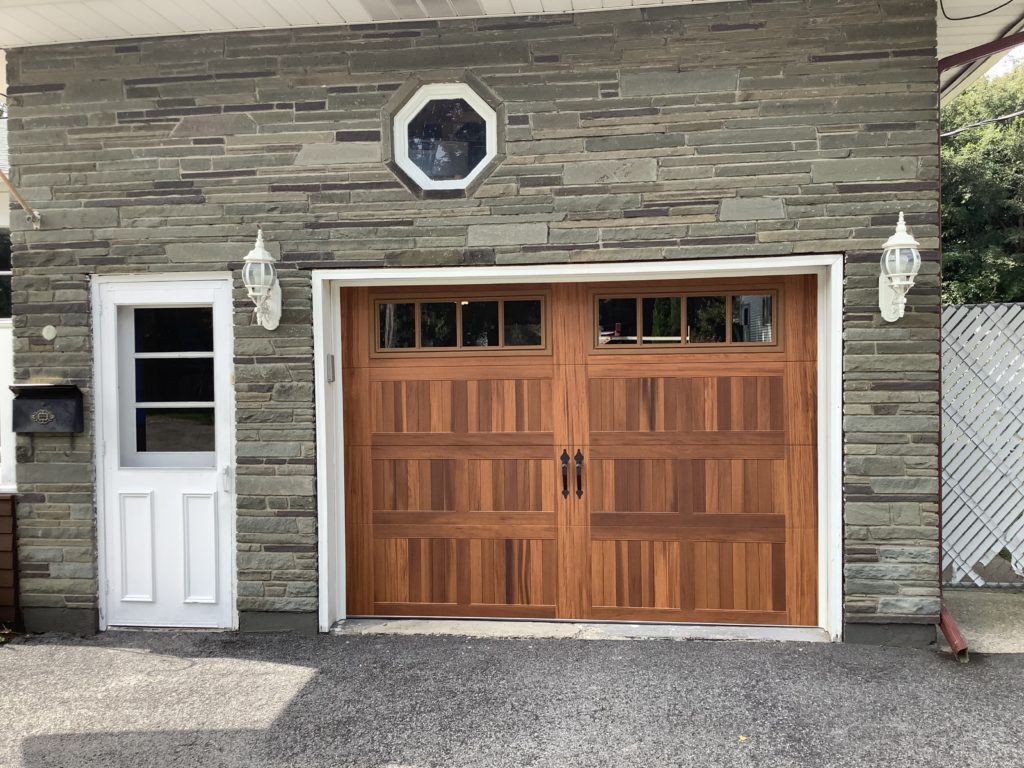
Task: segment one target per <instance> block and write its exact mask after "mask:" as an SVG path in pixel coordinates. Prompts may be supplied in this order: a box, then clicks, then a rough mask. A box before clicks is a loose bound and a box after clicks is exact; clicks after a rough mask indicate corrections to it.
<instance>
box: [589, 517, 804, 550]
mask: <svg viewBox="0 0 1024 768" xmlns="http://www.w3.org/2000/svg"><path fill="white" fill-rule="evenodd" d="M632 517H633V516H632V515H618V514H615V515H600V516H595V520H594V521H593V522H592V524H591V526H590V536H591V538H592V539H594V540H595V541H597V540H602V539H608V540H615V541H619V540H621V541H634V540H641V541H656V540H659V539H666V540H668V539H683V540H687V541H721V542H728V543H732V542H735V541H738V540H739V541H761V542H774V543H780V544H782V543H785V542H786V541H787V529H786V526H785V519H784V518H782V517H781V516H779V515H772V516H767V515H765V516H752V517H753V518H754V522H755V523H759V524H755V525H749V526H737V525H736V524H735V523H726V524H719V525H716V524H714V523H708V524H706V525H701V524H700V523H694V524H690V525H687V524H680V523H679V522H678V521H677V520H676V519H671V520H669V519H668V518H669V517H670V516H669V515H665V518H666V520H665V521H664V522H660V523H659V522H658V521H657V520H653V519H646V520H644V522H645V523H646V524H644V525H637V524H636V523H634V522H632V520H631V519H629V518H632ZM651 517H653V516H651ZM690 519H693V518H690ZM605 520H609V521H610V522H611V524H610V525H606V524H604V521H605ZM687 522H689V520H687Z"/></svg>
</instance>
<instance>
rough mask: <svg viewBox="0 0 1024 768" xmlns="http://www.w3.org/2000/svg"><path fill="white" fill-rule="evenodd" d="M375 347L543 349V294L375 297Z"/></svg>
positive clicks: (380, 349) (384, 349)
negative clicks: (409, 298) (420, 298)
mask: <svg viewBox="0 0 1024 768" xmlns="http://www.w3.org/2000/svg"><path fill="white" fill-rule="evenodd" d="M374 316H375V319H376V323H377V334H376V338H377V344H376V350H375V351H376V352H382V353H395V352H418V353H429V352H459V351H462V350H466V351H474V352H481V351H486V350H488V349H490V350H509V351H513V350H524V351H525V350H531V349H543V348H544V347H545V346H546V343H545V338H544V299H543V298H542V297H524V298H517V299H509V300H505V299H497V298H487V297H483V298H477V297H472V298H469V297H467V298H454V299H447V298H446V299H437V300H431V301H401V300H388V301H379V302H377V305H376V310H375V312H374Z"/></svg>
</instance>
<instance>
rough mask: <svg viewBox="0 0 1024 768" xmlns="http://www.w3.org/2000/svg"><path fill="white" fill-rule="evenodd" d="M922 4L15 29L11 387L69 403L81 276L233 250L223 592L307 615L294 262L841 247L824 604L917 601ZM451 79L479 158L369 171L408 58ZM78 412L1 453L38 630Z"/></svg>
mask: <svg viewBox="0 0 1024 768" xmlns="http://www.w3.org/2000/svg"><path fill="white" fill-rule="evenodd" d="M934 17H935V5H934V2H933V0H862V1H860V2H856V1H854V0H851V1H850V2H844V3H836V2H832V1H831V0H773V2H761V1H759V0H749V1H748V2H730V3H722V4H699V5H694V6H688V7H676V8H659V9H651V10H642V11H641V10H633V11H616V12H605V13H595V14H585V15H579V16H547V17H539V18H522V17H520V18H510V19H482V20H463V21H445V22H439V23H438V22H415V23H402V24H394V25H377V26H372V25H371V26H360V27H351V28H321V29H308V30H292V31H270V32H259V33H239V34H232V35H209V36H202V37H183V38H177V39H156V40H137V41H123V42H104V43H92V44H82V45H73V46H61V47H50V48H33V49H26V50H16V51H13V52H11V54H10V67H9V68H10V82H11V86H10V90H9V92H10V94H11V97H12V114H13V118H12V119H11V121H10V128H11V147H12V155H13V163H14V166H15V178H16V181H17V183H18V185H19V186H20V187H21V190H22V192H23V193H24V194H25V196H26V197H27V198H28V199H29V200H30V201H32V203H33V204H34V205H36V206H38V208H39V209H40V210H41V211H42V214H43V228H42V230H41V231H39V232H33V231H26V230H25V228H24V227H21V228H20V229H19V230H18V231H17V232H16V234H15V240H16V252H15V267H14V269H15V277H14V311H15V315H16V320H15V323H16V334H17V338H16V360H15V364H16V368H17V378H18V379H21V380H28V379H31V380H40V381H48V380H59V381H70V382H73V383H76V384H78V385H80V386H81V387H82V388H83V390H85V393H86V397H87V403H88V404H89V407H90V410H91V405H92V403H93V401H94V398H93V392H92V376H91V364H92V352H93V350H92V344H91V338H90V333H91V330H90V322H91V320H90V317H91V315H90V312H91V308H90V293H89V284H90V278H91V277H92V276H93V275H108V274H116V273H138V272H175V271H182V272H195V271H205V270H216V271H225V270H233V272H234V274H235V278H236V279H235V299H236V304H235V306H236V313H235V339H236V341H235V366H236V376H237V385H236V390H237V454H238V473H237V490H238V519H237V536H238V569H239V570H238V607H239V609H240V611H242V612H243V619H244V617H245V616H246V615H248V614H249V613H250V612H263V611H284V612H305V613H306V614H310V613H311V612H313V611H315V610H316V608H317V587H316V578H317V569H316V565H317V564H316V552H315V548H316V529H315V505H316V500H315V496H314V429H313V421H314V413H313V387H312V376H313V371H312V329H311V298H310V272H309V270H310V269H312V268H317V267H323V266H346V265H360V266H380V267H387V266H399V265H406V266H407V265H460V264H509V263H524V262H561V261H576V262H581V261H623V260H634V259H643V260H651V259H696V258H709V257H723V256H772V255H778V254H794V253H824V252H829V253H831V252H841V253H844V254H846V295H845V305H846V306H845V328H844V331H845V348H844V351H845V365H844V367H845V387H844V413H845V436H844V444H845V490H844V495H845V531H846V542H845V548H846V563H845V570H846V584H845V589H846V612H847V616H848V619H849V620H851V621H857V622H863V621H875V622H897V623H905V622H908V621H910V622H928V621H932V620H934V619H935V616H936V615H937V613H938V584H939V582H938V566H937V562H938V559H937V550H938V544H937V524H938V518H937V512H938V508H937V502H938V497H937V492H938V468H937V445H938V429H939V425H938V403H937V401H938V391H939V378H938V377H939V373H938V370H939V366H938V352H939V338H938V334H939V306H938V305H939V298H938V280H939V278H938V252H937V248H938V239H937V235H938V217H939V213H938V210H939V193H938V184H939V182H938V178H939V169H938V139H937V131H936V127H937V91H936V57H935V40H936V32H935V21H934ZM463 70H468V71H469V72H470V73H471V74H472V76H474V77H478V78H479V79H480V81H481V82H483V83H484V84H486V86H487V87H488V88H489V89H491V90H493V92H494V93H495V94H497V96H498V97H499V98H500V99H502V100H503V102H504V107H505V111H506V115H507V117H506V126H505V139H506V143H505V147H504V151H505V154H506V158H505V159H504V162H503V163H502V164H501V165H500V166H499V167H498V168H497V169H496V170H495V172H494V173H493V174H492V175H491V176H489V177H488V178H487V179H486V181H485V182H484V183H483V184H482V185H481V186H480V187H479V189H477V190H476V191H475V192H474V193H473V194H472V195H471V196H470V197H468V198H456V199H447V200H436V199H435V200H430V199H420V198H418V197H417V196H416V195H414V194H412V193H410V191H409V190H407V189H406V188H405V187H403V186H402V184H401V183H399V181H398V180H396V178H395V177H394V176H393V175H392V173H391V172H390V171H389V170H388V169H387V168H386V167H385V165H384V164H383V162H382V150H381V138H382V136H381V134H382V132H383V131H385V130H386V127H385V126H384V125H382V118H381V114H382V110H383V109H384V107H385V105H386V104H387V102H388V101H389V99H391V98H392V96H393V95H394V92H395V91H396V90H398V89H399V88H401V87H402V86H403V84H404V83H406V82H407V81H408V80H409V78H410V77H412V76H414V75H428V76H450V77H456V78H459V77H462V76H463ZM899 210H904V211H906V213H907V219H908V221H909V222H910V224H911V225H912V227H913V229H914V231H915V233H916V235H917V236H918V238H919V239H920V240H921V242H922V244H923V249H924V266H923V268H922V274H921V276H920V278H919V279H918V284H917V286H916V287H915V289H914V291H913V292H912V293H911V295H910V307H909V311H908V314H907V316H906V318H904V319H903V320H901V321H900V322H899V323H896V324H892V325H890V324H887V323H884V322H882V321H881V320H880V318H879V314H878V310H877V306H876V304H877V286H876V279H877V274H878V264H877V261H878V256H879V251H880V247H881V244H882V243H883V242H884V240H885V239H886V237H887V236H888V235H889V234H891V232H892V228H893V225H894V223H895V215H896V213H897V212H898V211H899ZM15 218H16V220H18V221H20V217H15ZM257 222H259V223H261V224H262V225H263V226H264V227H265V230H266V233H267V235H268V239H269V240H270V241H272V243H274V244H275V246H277V247H278V248H279V253H280V256H281V259H282V264H281V276H282V284H283V288H284V297H285V311H284V317H283V320H282V323H281V327H280V328H279V329H278V330H277V331H275V332H273V333H268V332H266V331H264V330H262V329H261V328H259V327H254V326H253V325H251V324H250V316H251V312H250V307H251V305H250V304H249V303H248V302H247V301H246V300H245V298H244V292H243V290H242V288H241V285H240V283H239V280H238V277H239V267H240V262H241V259H242V257H243V256H244V254H245V253H246V252H247V250H248V249H249V247H250V245H251V243H252V240H253V236H254V233H255V227H256V223H257ZM47 324H54V325H56V326H57V327H58V328H59V329H60V332H59V334H58V336H57V338H56V339H55V340H54V341H53V342H47V341H45V340H44V339H43V338H42V336H41V335H40V329H41V327H42V326H45V325H47ZM90 421H91V419H90ZM89 429H90V431H89V432H87V433H86V434H84V435H79V436H76V437H74V438H69V437H54V436H43V435H39V436H36V437H35V438H34V440H28V439H24V438H23V439H22V441H21V443H20V444H19V459H20V462H21V463H20V466H19V483H20V487H21V491H22V494H23V495H22V498H21V503H20V504H19V531H20V540H19V545H20V562H21V589H22V601H23V605H24V606H25V609H26V612H27V613H26V617H27V618H29V620H30V624H34V625H35V626H50V625H53V624H54V623H55V622H56V623H60V622H63V623H64V624H65V625H68V624H69V622H72V619H71V618H69V617H74V616H77V617H82V618H83V619H85V621H84V624H88V623H90V622H93V621H94V620H95V619H94V616H95V608H96V606H97V565H96V541H95V537H96V523H95V518H96V500H95V496H94V476H95V466H94V461H93V449H94V445H93V436H92V433H91V429H92V427H90V428H89ZM65 609H81V610H80V611H79V612H77V613H75V614H70V613H69V612H68V611H66V610H65Z"/></svg>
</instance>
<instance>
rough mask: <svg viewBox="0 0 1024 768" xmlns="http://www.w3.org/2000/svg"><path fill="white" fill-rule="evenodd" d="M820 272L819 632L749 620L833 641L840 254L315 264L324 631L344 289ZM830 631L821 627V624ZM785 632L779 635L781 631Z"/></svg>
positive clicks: (331, 615)
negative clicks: (321, 266)
mask: <svg viewBox="0 0 1024 768" xmlns="http://www.w3.org/2000/svg"><path fill="white" fill-rule="evenodd" d="M796 274H814V275H817V276H818V329H817V330H818V477H819V478H820V479H821V482H819V483H818V594H819V600H818V629H814V628H810V629H807V628H800V627H793V628H785V627H784V628H779V627H749V628H747V629H748V631H746V632H744V633H742V634H743V636H746V637H750V638H759V637H764V638H771V639H779V637H780V636H783V637H788V638H790V639H793V640H822V639H827V640H832V641H838V640H840V639H841V638H842V631H843V573H842V563H843V513H842V481H843V460H842V455H843V454H842V393H843V390H842V386H843V383H842V381H843V380H842V373H843V361H842V349H843V337H842V333H843V314H842V313H843V256H842V255H841V254H823V255H812V256H767V257H759V258H740V259H708V260H696V259H695V260H690V261H656V262H626V263H620V262H615V263H572V264H523V265H511V266H494V267H412V268H396V269H388V268H370V269H366V268H358V269H318V270H313V355H314V363H315V366H314V384H315V391H316V469H317V473H316V474H317V532H318V535H317V547H318V555H319V557H318V561H319V581H320V590H319V594H320V612H319V625H320V631H321V632H327V631H329V630H330V628H331V626H332V625H333V624H334V623H335V622H338V621H342V620H344V619H345V616H346V614H345V590H346V585H345V525H344V520H345V497H344V480H345V478H344V471H345V467H344V463H343V462H342V460H341V457H342V456H343V452H342V448H343V446H344V439H345V436H344V433H343V430H342V418H341V402H342V400H341V396H342V392H341V350H342V344H343V341H344V340H343V339H342V338H341V302H340V295H339V293H340V289H341V288H343V287H357V286H417V285H419V286H422V285H501V284H517V283H567V282H609V281H616V282H624V281H630V280H679V279H698V278H727V277H767V276H774V275H796ZM822 630H824V631H822ZM780 633H781V635H780Z"/></svg>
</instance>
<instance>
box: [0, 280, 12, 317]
mask: <svg viewBox="0 0 1024 768" xmlns="http://www.w3.org/2000/svg"><path fill="white" fill-rule="evenodd" d="M10 316H11V276H10V275H0V317H3V318H7V317H10Z"/></svg>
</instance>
